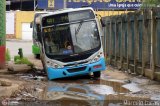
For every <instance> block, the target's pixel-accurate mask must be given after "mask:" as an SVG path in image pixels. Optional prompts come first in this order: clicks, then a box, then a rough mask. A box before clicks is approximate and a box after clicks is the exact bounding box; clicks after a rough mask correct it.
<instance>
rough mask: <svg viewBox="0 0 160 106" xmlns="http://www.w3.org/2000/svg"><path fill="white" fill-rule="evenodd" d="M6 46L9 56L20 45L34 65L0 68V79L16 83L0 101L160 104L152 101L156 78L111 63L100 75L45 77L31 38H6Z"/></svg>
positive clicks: (159, 95)
mask: <svg viewBox="0 0 160 106" xmlns="http://www.w3.org/2000/svg"><path fill="white" fill-rule="evenodd" d="M6 46H7V48H8V49H9V50H10V54H11V57H12V60H13V58H14V56H15V55H17V52H18V48H22V49H23V53H24V57H27V58H28V59H29V60H30V61H31V62H32V63H33V64H35V69H32V70H28V71H27V72H26V71H23V67H22V71H21V72H19V73H14V74H13V73H10V72H9V71H8V70H7V69H6V70H4V71H1V72H0V80H7V81H8V82H11V83H12V85H11V86H10V87H12V86H16V85H17V87H15V90H14V91H12V93H10V94H9V93H8V95H5V94H7V93H5V92H4V93H3V92H2V93H1V95H0V98H1V99H2V104H3V102H4V101H6V100H7V103H8V104H12V105H13V104H14V105H23V104H25V105H28V106H29V105H31V104H32V105H35V106H40V105H47V106H51V105H53V104H54V105H55V106H66V105H68V106H124V105H130V106H135V104H137V106H138V105H140V104H139V103H141V104H143V105H149V106H153V105H156V106H158V105H160V103H159V102H156V101H155V100H160V91H159V88H160V85H159V82H156V81H152V80H149V79H148V78H145V77H142V76H134V75H129V74H127V73H125V72H122V71H119V70H117V69H113V68H112V67H111V66H107V67H108V68H107V70H106V71H103V72H102V74H101V77H100V79H95V78H93V77H92V75H90V76H89V75H86V76H75V77H70V78H61V79H56V80H52V81H49V80H48V79H47V76H46V75H45V74H44V73H42V72H41V71H42V70H43V67H42V64H41V61H40V60H37V59H35V58H34V56H33V55H32V52H31V46H32V42H31V41H27V42H26V41H14V40H13V41H7V43H6ZM3 88H5V89H6V90H8V91H7V92H9V90H10V89H9V87H3V86H0V92H1V91H4V90H3ZM1 89H2V90H1ZM12 90H13V89H12ZM3 94H4V95H3ZM6 98H8V99H6ZM151 100H154V101H151ZM158 103H159V104H158ZM157 104H158V105H157Z"/></svg>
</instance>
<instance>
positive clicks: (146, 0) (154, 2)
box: [142, 0, 160, 7]
mask: <svg viewBox="0 0 160 106" xmlns="http://www.w3.org/2000/svg"><path fill="white" fill-rule="evenodd" d="M159 6H160V0H143V2H142V7H159Z"/></svg>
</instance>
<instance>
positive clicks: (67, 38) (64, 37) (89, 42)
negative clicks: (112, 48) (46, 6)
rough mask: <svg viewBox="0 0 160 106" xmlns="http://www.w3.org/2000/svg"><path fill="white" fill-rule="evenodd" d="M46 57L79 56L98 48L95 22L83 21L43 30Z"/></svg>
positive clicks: (98, 40)
mask: <svg viewBox="0 0 160 106" xmlns="http://www.w3.org/2000/svg"><path fill="white" fill-rule="evenodd" d="M43 32H44V46H45V47H44V48H45V51H46V54H47V55H72V54H80V53H84V52H87V51H90V50H94V49H96V48H99V47H100V38H99V32H98V28H97V24H96V21H94V20H92V21H83V22H77V23H72V24H62V25H57V26H53V27H50V28H44V29H43Z"/></svg>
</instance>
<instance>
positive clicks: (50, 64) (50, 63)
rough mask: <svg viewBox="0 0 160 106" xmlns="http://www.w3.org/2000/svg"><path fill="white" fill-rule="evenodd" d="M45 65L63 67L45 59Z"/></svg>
mask: <svg viewBox="0 0 160 106" xmlns="http://www.w3.org/2000/svg"><path fill="white" fill-rule="evenodd" d="M47 66H49V67H53V68H63V66H61V65H59V64H57V63H53V62H50V61H47Z"/></svg>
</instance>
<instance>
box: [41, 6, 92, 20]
mask: <svg viewBox="0 0 160 106" xmlns="http://www.w3.org/2000/svg"><path fill="white" fill-rule="evenodd" d="M88 9H89V10H92V11H94V10H93V8H91V7H85V8H66V9H60V10H56V11H53V12H51V13H50V14H44V15H43V16H42V18H43V17H46V16H49V15H56V14H62V13H68V12H74V11H81V10H88Z"/></svg>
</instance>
